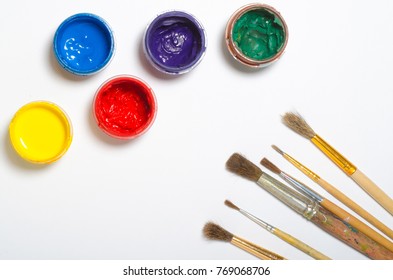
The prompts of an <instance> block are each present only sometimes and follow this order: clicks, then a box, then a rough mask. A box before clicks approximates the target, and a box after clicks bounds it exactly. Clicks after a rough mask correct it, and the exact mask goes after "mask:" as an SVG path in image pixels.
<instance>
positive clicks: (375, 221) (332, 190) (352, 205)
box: [272, 145, 393, 239]
mask: <svg viewBox="0 0 393 280" xmlns="http://www.w3.org/2000/svg"><path fill="white" fill-rule="evenodd" d="M272 148H273V149H274V150H275V151H277V152H278V153H279V154H280V155H282V156H283V157H284V158H285V159H286V160H287V161H289V162H290V163H291V164H292V165H294V166H295V167H296V168H297V169H299V170H300V171H302V172H303V173H304V174H305V175H306V176H308V177H309V178H310V179H311V180H313V181H314V182H316V183H317V184H318V185H320V186H321V187H322V188H323V189H325V190H326V191H327V192H328V193H330V194H331V195H332V196H334V197H335V198H336V199H338V200H339V201H341V202H342V203H343V204H344V205H346V206H347V207H348V208H350V209H352V210H353V211H354V212H355V213H357V214H358V215H359V216H360V217H362V218H363V219H365V220H366V221H367V222H369V223H370V224H372V225H373V226H375V227H376V228H377V229H379V230H380V231H381V232H383V233H384V234H386V235H387V236H389V237H390V238H391V239H393V230H391V229H390V228H388V227H387V226H386V225H385V224H383V223H382V222H381V221H379V220H378V219H377V218H375V217H374V216H373V215H371V214H370V213H369V212H367V211H366V210H365V209H363V208H362V207H361V206H360V205H359V204H357V203H356V202H354V201H353V200H352V199H350V198H349V197H348V196H346V195H345V194H344V193H342V192H341V191H340V190H338V189H337V188H335V187H334V186H333V185H331V184H330V183H328V182H326V181H325V180H324V179H322V178H321V177H320V176H319V175H318V174H316V173H314V172H313V171H311V170H310V169H309V168H307V167H306V166H304V165H303V164H301V163H300V162H298V161H297V160H296V159H294V158H293V157H292V156H290V155H288V154H287V153H285V152H283V151H282V150H281V149H279V148H278V147H277V146H275V145H272Z"/></svg>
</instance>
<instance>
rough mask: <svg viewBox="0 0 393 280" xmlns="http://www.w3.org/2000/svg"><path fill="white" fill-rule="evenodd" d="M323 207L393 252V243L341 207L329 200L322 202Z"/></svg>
mask: <svg viewBox="0 0 393 280" xmlns="http://www.w3.org/2000/svg"><path fill="white" fill-rule="evenodd" d="M321 205H322V206H323V207H324V208H325V209H327V210H329V211H330V212H332V213H333V214H334V215H336V216H337V217H339V218H340V219H341V220H343V221H344V222H345V223H348V224H349V225H351V226H352V227H354V228H356V229H358V230H359V231H361V232H363V233H364V234H365V235H367V236H368V237H370V238H371V239H373V240H374V241H376V242H378V243H379V244H381V245H383V246H385V247H386V248H387V249H389V250H390V251H392V252H393V243H392V242H391V241H389V240H388V239H386V238H385V237H384V236H382V235H381V234H379V233H378V232H377V231H375V230H374V229H372V228H371V227H369V226H368V225H366V224H365V223H363V222H362V221H361V220H359V219H358V218H356V217H355V216H352V215H351V214H350V213H348V212H347V211H345V210H344V209H342V208H341V207H339V206H337V205H336V204H334V203H333V202H331V201H330V200H328V199H324V200H323V201H321Z"/></svg>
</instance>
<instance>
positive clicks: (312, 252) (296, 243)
mask: <svg viewBox="0 0 393 280" xmlns="http://www.w3.org/2000/svg"><path fill="white" fill-rule="evenodd" d="M225 205H226V206H228V207H230V208H232V209H235V210H236V211H238V212H239V213H241V214H242V215H244V216H245V217H247V218H248V219H250V220H251V221H253V222H254V223H256V224H257V225H259V226H261V227H262V228H264V229H266V230H267V231H268V232H270V233H272V234H274V235H275V236H277V237H279V238H280V239H282V240H284V241H285V242H287V243H288V244H290V245H292V246H293V247H295V248H297V249H299V250H300V251H302V252H304V253H306V254H307V255H309V256H310V257H313V258H314V259H316V260H330V258H329V257H328V256H326V255H324V254H322V253H321V252H319V251H317V250H316V249H314V248H312V247H310V246H309V245H307V244H306V243H304V242H303V241H301V240H299V239H297V238H295V237H293V236H292V235H290V234H288V233H286V232H284V231H282V230H281V229H278V228H276V227H274V226H272V225H271V224H268V223H266V222H265V221H263V220H261V219H259V218H257V217H256V216H254V215H252V214H251V213H249V212H247V211H246V210H244V209H241V208H239V207H237V206H236V205H235V204H233V203H232V202H231V201H229V200H225Z"/></svg>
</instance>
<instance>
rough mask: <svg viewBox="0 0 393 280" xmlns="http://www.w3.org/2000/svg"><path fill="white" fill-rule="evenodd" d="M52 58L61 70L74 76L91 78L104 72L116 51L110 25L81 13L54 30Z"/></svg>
mask: <svg viewBox="0 0 393 280" xmlns="http://www.w3.org/2000/svg"><path fill="white" fill-rule="evenodd" d="M53 50H54V54H55V57H56V59H57V61H58V62H59V64H60V65H61V67H63V68H64V69H65V70H67V71H68V72H71V73H73V74H75V75H81V76H86V75H92V74H95V73H97V72H99V71H101V70H102V69H104V68H105V67H106V66H107V65H108V63H109V62H110V61H111V59H112V57H113V54H114V51H115V40H114V36H113V32H112V30H111V28H110V27H109V25H108V24H107V23H106V21H105V20H103V19H102V18H101V17H99V16H97V15H94V14H90V13H80V14H75V15H73V16H70V17H69V18H67V19H66V20H64V21H63V22H62V23H61V24H60V26H59V27H58V28H57V30H56V33H55V36H54V39H53Z"/></svg>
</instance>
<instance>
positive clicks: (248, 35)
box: [232, 9, 285, 60]
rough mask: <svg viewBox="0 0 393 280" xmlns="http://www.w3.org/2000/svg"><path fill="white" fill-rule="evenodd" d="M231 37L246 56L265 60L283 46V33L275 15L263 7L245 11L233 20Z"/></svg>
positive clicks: (281, 25) (280, 23)
mask: <svg viewBox="0 0 393 280" xmlns="http://www.w3.org/2000/svg"><path fill="white" fill-rule="evenodd" d="M232 39H233V41H234V43H235V44H236V46H237V47H238V48H239V49H240V50H241V52H242V53H243V54H244V55H246V56H247V57H249V58H251V59H254V60H266V59H269V58H271V57H273V56H274V55H276V54H277V53H278V52H279V51H280V49H281V48H282V47H283V45H284V42H285V33H284V28H283V24H282V22H281V21H280V19H279V18H278V17H277V16H275V15H274V14H272V13H271V12H269V11H267V10H265V9H258V10H251V11H248V12H246V13H245V14H243V15H242V16H241V17H240V18H239V19H238V20H237V21H236V22H235V24H234V27H233V31H232Z"/></svg>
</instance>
